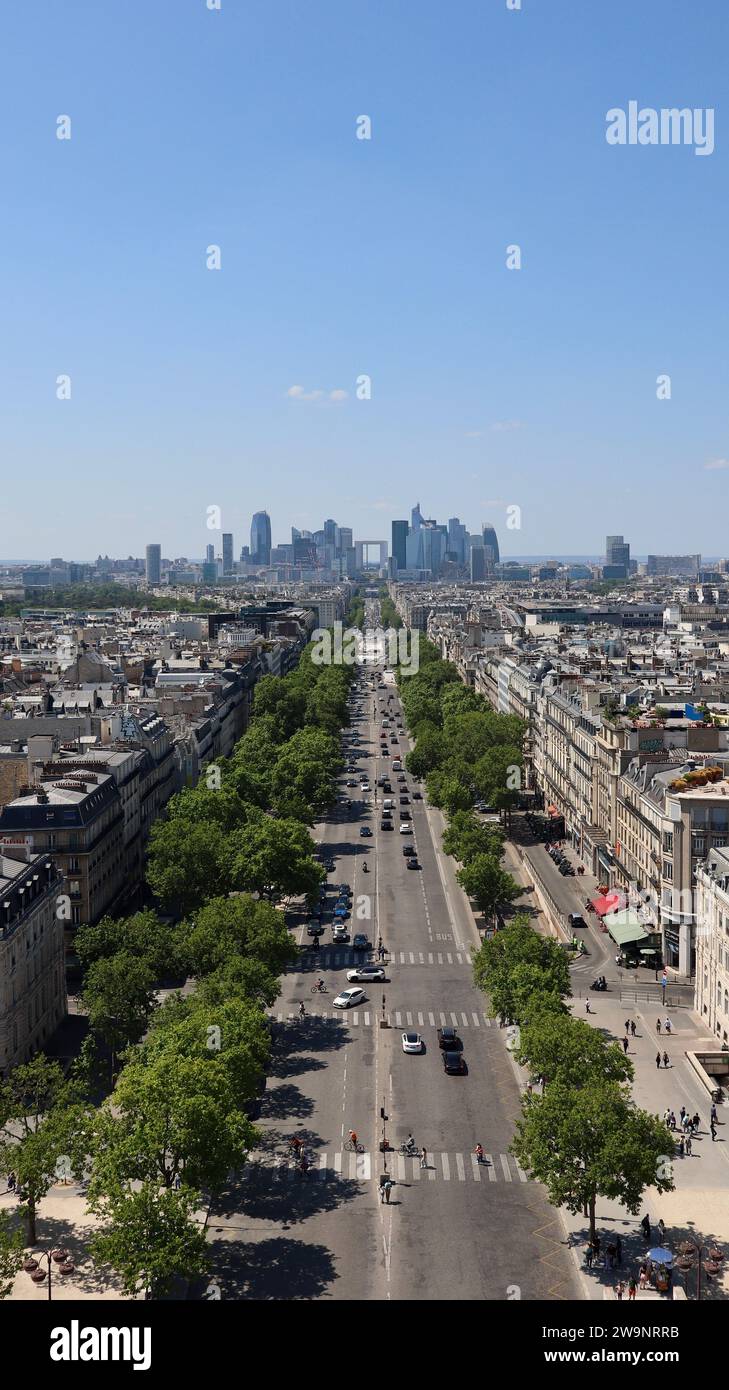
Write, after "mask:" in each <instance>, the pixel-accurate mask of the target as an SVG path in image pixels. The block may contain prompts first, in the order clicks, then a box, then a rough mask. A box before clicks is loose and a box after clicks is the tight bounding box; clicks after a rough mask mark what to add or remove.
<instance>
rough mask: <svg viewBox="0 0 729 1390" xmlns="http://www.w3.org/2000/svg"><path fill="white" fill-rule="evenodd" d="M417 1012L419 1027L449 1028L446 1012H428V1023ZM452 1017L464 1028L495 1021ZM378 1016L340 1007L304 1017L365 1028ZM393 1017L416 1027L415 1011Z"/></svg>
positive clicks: (282, 1018)
mask: <svg viewBox="0 0 729 1390" xmlns="http://www.w3.org/2000/svg"><path fill="white" fill-rule="evenodd" d="M416 1012H417V1026H418V1028H426V1027H430V1028H447V1027H448V1026H449V1024H448V1020H447V1018H446V1016H445V1014H444V1013H439V1014H438V1019H437V1020H436V1017H435V1014H434V1013H428V1018H427V1023H426V1019H425V1014H423V1013H421V1012H419V1011H416ZM268 1017H269V1018H271V1019H273V1018H275V1019H276V1022H277V1023H299V1022H301V1021H302V1020H300V1019H299V1015H298V1012H294V1011H293V1010H291V1011H290V1012H288V1013H284V1012H283V1011H279V1012H278V1013H277V1014H269V1015H268ZM450 1017H451V1021H452V1026H453V1027H454V1028H461V1029H464V1028H490V1027H491V1025H492V1023H493V1019H490V1018H489V1017H488V1014H482V1015H481V1016H480V1017H479V1015H478V1014H477V1013H475V1012H474V1013H472V1014H471V1017H470V1020H469V1017H468V1014H466V1013H463V1012H461V1021H460V1023H459V1022H458V1016H457V1015H456V1014H453V1013H452V1014H451V1016H450ZM377 1018H378V1015H375V1014H371V1013H370V1012H369V1010H365V1011H364V1013H362V1014H360V1013H359V1010H355V1011H354V1012H353V1013H348V1012H347V1010H346V1009H341V1010H340V1009H335V1010H334V1012H333V1013H331V1014H330V1013H329V1011H328V1010H327V1009H323V1010H322V1011H321V1012H320V1013H313V1012H312V1013H309V1012H307V1013H306V1015H305V1017H304V1019H303V1026H304V1027H306V1023H307V1022H310V1021H311V1020H312V1019H313V1020H315V1021H317V1022H323V1023H326V1022H332V1023H336V1022H339V1023H347V1024H351V1025H352V1026H353V1027H355V1028H357V1027H359V1026H361V1025H364V1027H365V1028H371V1027H372V1026H373V1024H376V1023H377ZM392 1019H393V1020H394V1023H395V1027H396V1028H403V1027H408V1028H413V1027H415V1022H414V1019H415V1015H414V1014H413V1013H407V1012H406V1013H405V1022H404V1023H403V1014H402V1011H401V1010H400V1009H396V1010H395V1012H394V1014H393V1015H392Z"/></svg>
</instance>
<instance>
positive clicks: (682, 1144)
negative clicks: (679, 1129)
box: [678, 1135, 686, 1158]
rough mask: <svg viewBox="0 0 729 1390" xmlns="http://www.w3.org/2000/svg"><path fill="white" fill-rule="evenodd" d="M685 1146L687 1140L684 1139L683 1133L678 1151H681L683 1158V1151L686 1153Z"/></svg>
mask: <svg viewBox="0 0 729 1390" xmlns="http://www.w3.org/2000/svg"><path fill="white" fill-rule="evenodd" d="M685 1147H686V1141H685V1140H684V1137H683V1135H681V1137H680V1139H679V1141H678V1152H679V1153H680V1155H681V1158H683V1153H684V1149H685Z"/></svg>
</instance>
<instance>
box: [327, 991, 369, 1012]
mask: <svg viewBox="0 0 729 1390" xmlns="http://www.w3.org/2000/svg"><path fill="white" fill-rule="evenodd" d="M364 997H365V992H364V990H363V989H356V988H355V989H343V990H342V993H341V994H338V995H337V997H336V999H333V1000H332V1004H333V1006H334V1008H335V1009H348V1008H349V1007H350V1005H352V1004H361V1003H362V1002H363V1000H364Z"/></svg>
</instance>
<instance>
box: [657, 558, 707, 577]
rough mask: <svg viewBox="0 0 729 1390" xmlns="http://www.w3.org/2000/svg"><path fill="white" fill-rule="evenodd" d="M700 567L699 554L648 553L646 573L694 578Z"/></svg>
mask: <svg viewBox="0 0 729 1390" xmlns="http://www.w3.org/2000/svg"><path fill="white" fill-rule="evenodd" d="M700 569H701V556H700V555H649V556H648V563H647V565H646V574H652V575H656V574H663V575H676V576H677V577H678V576H681V577H683V576H686V577H688V578H690V579H696V577H697V575H698V573H699V570H700Z"/></svg>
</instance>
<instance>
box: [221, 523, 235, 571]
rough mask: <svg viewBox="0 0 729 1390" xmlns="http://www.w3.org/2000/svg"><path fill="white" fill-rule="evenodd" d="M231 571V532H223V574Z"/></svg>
mask: <svg viewBox="0 0 729 1390" xmlns="http://www.w3.org/2000/svg"><path fill="white" fill-rule="evenodd" d="M232 573H233V533H232V531H224V532H223V574H232Z"/></svg>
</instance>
